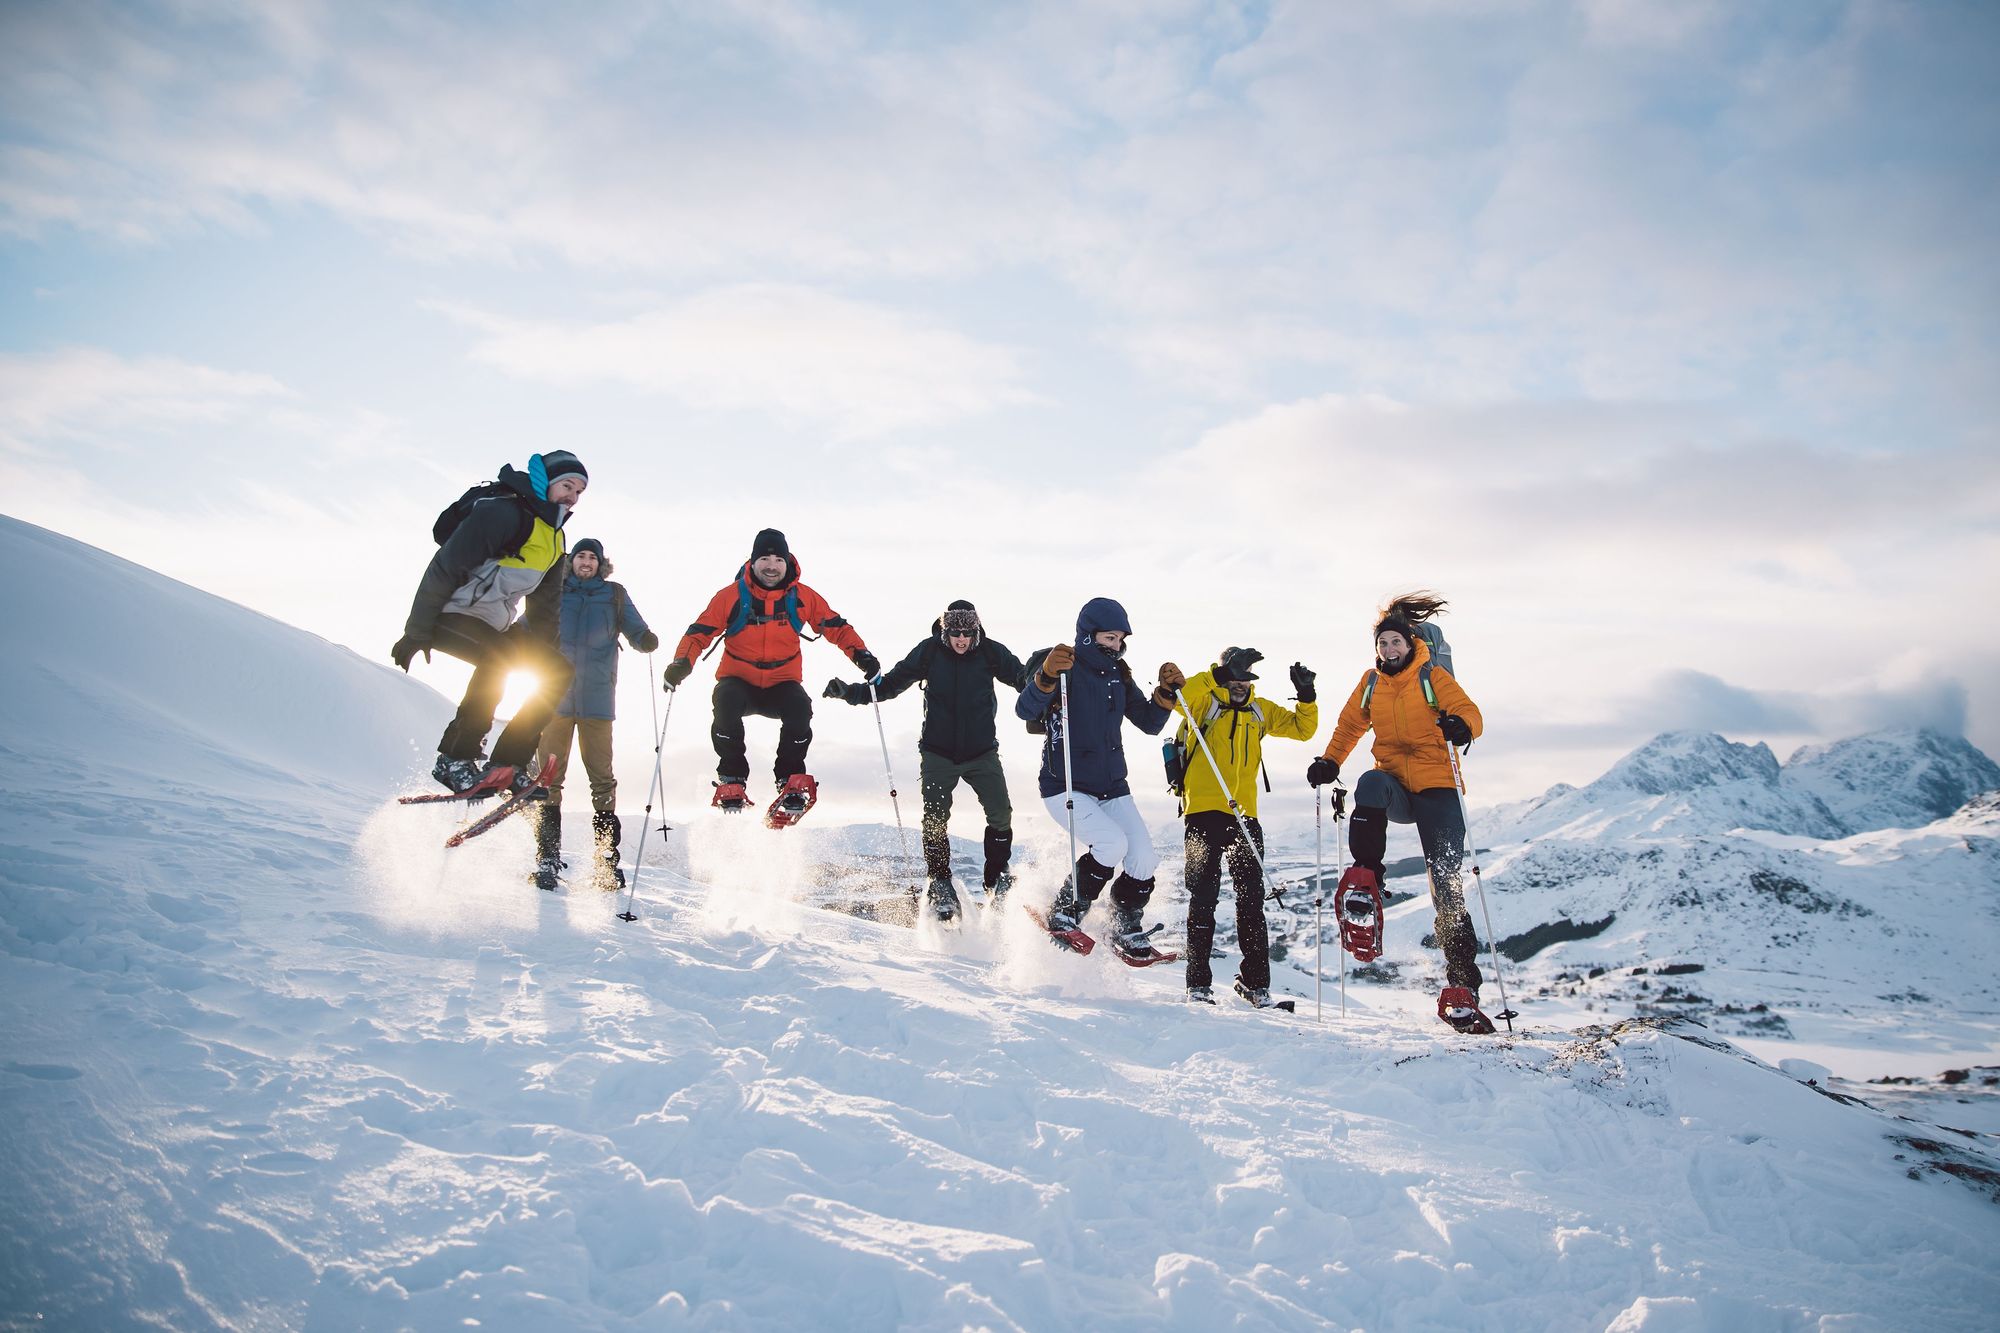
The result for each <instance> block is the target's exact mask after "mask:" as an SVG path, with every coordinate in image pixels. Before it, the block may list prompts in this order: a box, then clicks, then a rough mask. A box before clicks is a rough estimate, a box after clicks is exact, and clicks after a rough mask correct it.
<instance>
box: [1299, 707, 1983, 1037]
mask: <svg viewBox="0 0 2000 1333" xmlns="http://www.w3.org/2000/svg"><path fill="white" fill-rule="evenodd" d="M1800 759H1801V760H1802V761H1803V762H1804V763H1805V764H1806V766H1807V771H1808V773H1809V774H1811V775H1812V778H1811V780H1809V781H1806V782H1801V783H1798V784H1790V783H1788V781H1787V779H1786V777H1785V774H1786V773H1787V772H1788V771H1789V769H1780V767H1779V766H1778V764H1777V762H1776V760H1775V758H1774V757H1773V756H1772V755H1771V753H1770V751H1769V750H1768V749H1766V748H1765V747H1763V746H1761V745H1757V746H1748V745H1739V744H1733V743H1731V742H1729V741H1726V740H1724V739H1723V738H1722V737H1720V736H1715V735H1711V734H1707V733H1687V732H1670V733H1666V734H1663V735H1661V736H1659V737H1656V738H1655V739H1654V740H1652V741H1650V742H1648V743H1647V744H1645V745H1643V746H1641V747H1640V748H1639V749H1637V750H1635V751H1634V752H1633V753H1632V754H1630V755H1628V756H1626V757H1625V758H1624V759H1622V760H1621V761H1619V762H1618V763H1617V764H1615V765H1613V767H1612V768H1611V769H1610V770H1609V771H1608V772H1607V773H1606V774H1605V775H1604V776H1603V777H1601V778H1599V779H1598V780H1597V781H1595V782H1592V783H1590V784H1588V785H1586V786H1584V787H1580V788H1579V787H1571V786H1568V785H1559V786H1557V787H1555V788H1552V789H1551V790H1550V791H1549V792H1548V793H1546V794H1544V795H1543V796H1542V797H1541V798H1539V799H1537V800H1534V801H1529V802H1522V803H1518V804H1515V805H1513V806H1509V807H1502V808H1500V809H1498V810H1493V811H1484V812H1475V819H1474V834H1475V838H1476V840H1477V842H1478V843H1479V845H1480V846H1481V847H1482V848H1485V849H1487V850H1485V851H1484V852H1483V853H1482V855H1481V857H1480V861H1481V864H1482V868H1483V871H1484V880H1485V884H1486V887H1487V890H1488V898H1489V903H1490V907H1491V911H1492V913H1493V917H1494V928H1493V934H1494V935H1495V936H1496V937H1497V938H1498V940H1499V942H1500V945H1501V948H1502V950H1503V951H1504V954H1505V957H1506V959H1507V967H1508V973H1509V976H1510V977H1511V978H1512V980H1513V982H1514V985H1515V993H1516V994H1517V995H1518V996H1520V997H1524V998H1527V999H1530V1000H1535V1001H1540V1002H1544V1003H1545V1004H1547V1005H1549V1006H1552V1009H1553V1012H1554V1013H1567V1014H1568V1016H1569V1017H1570V1019H1571V1020H1572V1021H1579V1020H1582V1019H1585V1018H1589V1017H1593V1016H1597V1015H1602V1014H1612V1015H1619V1016H1627V1015H1632V1014H1655V1013H1673V1014H1683V1015H1688V1016H1693V1017H1697V1018H1700V1019H1702V1020H1703V1021H1705V1022H1707V1023H1709V1024H1711V1025H1712V1026H1713V1027H1715V1028H1716V1029H1718V1030H1720V1031H1724V1032H1727V1033H1729V1034H1731V1035H1732V1036H1735V1037H1737V1038H1739V1039H1742V1040H1746V1041H1749V1042H1750V1043H1751V1044H1752V1045H1753V1046H1754V1047H1755V1048H1756V1049H1757V1050H1758V1051H1759V1052H1760V1053H1761V1054H1764V1055H1766V1056H1767V1058H1777V1056H1778V1053H1779V1051H1780V1049H1781V1048H1789V1049H1790V1050H1791V1051H1793V1052H1795V1053H1797V1054H1801V1055H1807V1056H1809V1057H1810V1058H1813V1059H1821V1060H1826V1061H1828V1062H1829V1063H1831V1064H1832V1065H1833V1066H1834V1067H1835V1068H1841V1069H1844V1070H1846V1071H1848V1072H1852V1073H1855V1074H1865V1075H1867V1076H1875V1075H1878V1074H1896V1075H1910V1074H1914V1073H1918V1072H1930V1073H1935V1072H1936V1069H1935V1068H1932V1069H1929V1070H1927V1071H1919V1070H1918V1069H1916V1068H1913V1067H1912V1066H1911V1064H1910V1063H1909V1061H1910V1059H1911V1057H1912V1054H1913V1053H1914V1052H1918V1051H1924V1052H1930V1053H1932V1054H1934V1056H1935V1063H1936V1065H1937V1066H1938V1067H1942V1066H1943V1065H1945V1064H1965V1063H1980V1062H1982V1061H1990V1060H1991V1059H1992V1057H1993V1055H1994V1053H1995V1052H1996V1051H1997V1050H2000V979H1997V978H1996V975H1995V973H1994V970H1993V967H1992V964H1991V959H1992V958H1993V957H1994V956H1995V954H1996V952H2000V823H1996V821H1995V820H1994V819H1993V818H1992V811H1991V798H1990V797H1989V798H1977V799H1975V800H1974V801H1972V802H1970V803H1968V804H1967V805H1966V806H1965V807H1964V809H1962V810H1959V811H1954V812H1951V813H1948V814H1947V815H1946V817H1945V818H1943V819H1940V820H1935V821H1932V822H1928V823H1924V824H1923V825H1922V826H1921V827H1917V828H1908V829H1877V830H1873V831H1869V832H1864V833H1858V834H1854V835H1852V836H1842V826H1843V825H1844V823H1845V821H1844V820H1843V819H1842V818H1841V817H1839V816H1837V815H1835V814H1834V813H1833V811H1832V810H1831V809H1829V807H1828V805H1827V803H1826V802H1825V801H1823V800H1822V799H1821V797H1820V796H1819V795H1818V794H1816V793H1817V792H1818V791H1822V790H1824V791H1829V792H1832V791H1834V790H1835V788H1834V787H1833V785H1831V783H1830V782H1829V781H1828V780H1827V779H1826V774H1827V773H1828V772H1831V771H1836V770H1837V771H1839V772H1842V773H1844V774H1846V775H1847V778H1848V780H1854V781H1859V780H1861V779H1862V777H1863V775H1872V780H1874V781H1877V782H1879V783H1880V784H1881V786H1882V788H1883V789H1884V790H1885V791H1889V792H1894V791H1899V790H1918V789H1922V790H1928V791H1931V792H1933V793H1937V792H1941V791H1952V792H1955V791H1956V790H1959V789H1962V788H1963V787H1964V786H1965V785H1969V784H1970V783H1972V782H1976V781H1977V780H1979V778H1980V776H1981V775H1982V774H1983V772H1984V770H1985V769H1986V768H1990V767H1992V764H1991V761H1990V760H1988V759H1986V757H1985V756H1984V755H1982V754H1980V753H1979V752H1978V751H1977V750H1976V749H1973V748H1972V747H1970V746H1968V745H1966V744H1965V743H1964V742H1962V741H1951V742H1945V741H1944V740H1943V739H1942V738H1939V737H1937V736H1936V735H1935V734H1934V733H1926V732H1913V731H1912V732H1901V733H1896V732H1883V733H1875V734H1872V735H1870V736H1866V737H1860V738H1855V739H1854V740H1851V741H1845V742H1840V743H1837V744H1835V745H1831V746H1827V747H1821V748H1820V749H1817V750H1812V751H1804V752H1801V756H1800ZM1864 760H1865V762H1864ZM1946 760H1948V761H1949V762H1948V763H1947V762H1945V761H1946ZM1940 771H1948V772H1949V773H1950V774H1951V775H1953V776H1952V780H1951V782H1949V783H1943V782H1941V781H1939V780H1937V778H1936V775H1937V774H1938V773H1939V772H1940ZM1925 775H1930V776H1928V777H1927V776H1925ZM1899 784H1902V785H1899ZM1905 808H1907V807H1905ZM1402 850H1404V851H1409V850H1413V849H1412V848H1409V847H1404V848H1402ZM1397 851H1398V847H1397V845H1396V844H1395V843H1393V842H1392V845H1391V855H1392V856H1394V855H1395V854H1396V852H1397ZM1292 863H1293V864H1296V863H1297V858H1296V856H1295V857H1294V858H1293V861H1292ZM1397 869H1398V867H1396V866H1394V865H1392V866H1391V873H1392V878H1391V880H1390V887H1391V888H1392V889H1401V890H1403V891H1406V892H1412V893H1415V894H1416V895H1417V896H1416V897H1415V898H1414V899H1413V900H1410V901H1407V902H1405V903H1403V904H1402V905H1400V906H1398V907H1396V908H1394V909H1392V912H1391V930H1390V933H1389V951H1388V955H1387V957H1386V958H1385V959H1384V961H1383V963H1382V964H1381V965H1380V966H1379V967H1376V968H1373V969H1370V970H1369V971H1368V972H1367V973H1366V974H1365V976H1366V979H1367V981H1368V982H1369V983H1375V982H1381V983H1393V984H1398V985H1404V986H1413V987H1416V988H1418V989H1427V988H1431V987H1434V986H1435V985H1437V984H1438V982H1439V979H1440V978H1441V976H1442V971H1443V968H1442V960H1441V957H1440V955H1439V954H1438V952H1437V950H1436V949H1435V947H1434V946H1433V945H1432V944H1431V942H1430V940H1429V930H1430V924H1431V916H1430V909H1429V904H1428V895H1427V894H1426V893H1425V892H1424V890H1425V883H1424V880H1423V878H1422V863H1421V861H1420V860H1418V861H1415V862H1413V863H1410V864H1406V865H1405V866H1404V867H1402V869H1403V871H1404V872H1405V874H1406V875H1407V876H1410V877H1408V878H1405V879H1402V880H1398V879H1396V878H1393V876H1394V875H1395V873H1396V871H1397ZM1481 935H1482V937H1483V936H1484V935H1485V931H1484V930H1483V929H1482V930H1481ZM1292 946H1293V949H1294V952H1295V953H1297V952H1299V951H1303V950H1310V948H1311V935H1310V930H1309V929H1306V930H1304V931H1302V932H1297V933H1295V934H1294V936H1293V939H1292ZM1488 970H1489V974H1490V970H1491V969H1490V968H1489V969H1488ZM1544 1012H1547V1011H1544ZM1551 1016H1553V1015H1551Z"/></svg>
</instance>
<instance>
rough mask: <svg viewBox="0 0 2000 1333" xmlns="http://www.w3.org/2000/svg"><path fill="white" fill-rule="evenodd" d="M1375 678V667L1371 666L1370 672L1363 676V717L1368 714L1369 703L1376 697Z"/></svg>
mask: <svg viewBox="0 0 2000 1333" xmlns="http://www.w3.org/2000/svg"><path fill="white" fill-rule="evenodd" d="M1375 679H1376V673H1375V669H1374V668H1373V667H1370V668H1369V669H1368V674H1367V675H1365V676H1363V677H1362V678H1361V716H1363V717H1367V716H1368V705H1369V704H1370V703H1372V702H1374V699H1375Z"/></svg>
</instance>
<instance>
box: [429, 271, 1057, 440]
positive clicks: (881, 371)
mask: <svg viewBox="0 0 2000 1333" xmlns="http://www.w3.org/2000/svg"><path fill="white" fill-rule="evenodd" d="M437 308H438V309H440V310H442V311H443V312H444V313H446V314H449V315H451V316H452V317H453V318H455V319H457V320H459V321H460V322H462V323H464V324H466V325H468V326H469V327H471V328H473V329H476V330H478V332H479V334H480V338H479V341H478V343H477V344H476V345H475V346H474V348H473V351H472V355H473V357H474V358H475V359H477V360H479V361H483V362H486V363H487V364H489V365H493V366H497V367H499V368H500V369H502V370H504V371H506V372H507V373H508V374H510V375H516V376H519V377H522V378H525V379H533V380H539V381H542V382H545V383H551V384H559V385H572V386H574V385H586V384H596V383H606V382H613V383H623V384H628V385H631V386H633V387H635V388H638V389H642V390H646V391H648V392H654V393H662V394H667V395H671V396H672V397H674V398H677V399H679V400H681V401H683V402H685V403H688V404H690V405H691V406H694V407H698V408H703V409H707V410H725V411H759V412H769V413H771V414H773V415H775V416H777V417H778V418H780V419H781V420H786V421H790V422H803V423H808V424H813V425H822V424H823V425H825V426H827V427H829V428H830V429H831V430H832V432H833V434H834V436H835V437H836V438H837V439H859V438H865V437H870V436H876V435H881V434H884V433H887V432H890V431H896V430H903V429H909V428H913V427H923V426H935V425H938V424H941V423H948V422H952V421H957V420H960V419H963V418H966V417H972V416H977V415H980V414H982V413H985V412H990V411H992V410H994V409H996V408H999V407H1003V406H1008V405H1013V404H1021V403H1028V402H1033V401H1035V399H1034V397H1033V395H1031V394H1030V393H1029V392H1028V391H1027V390H1026V389H1024V388H1023V387H1022V386H1021V382H1020V381H1021V368H1020V365H1019V358H1018V356H1017V354H1016V353H1015V352H1014V351H1012V350H1011V349H1007V348H1001V347H994V346H990V345H987V344H983V343H979V342H976V341H974V340H973V339H971V338H968V337H966V336H964V335H963V334H960V333H956V332H954V331H952V330H950V329H946V328H942V327H939V326H936V325H933V324H928V323H925V322H923V321H921V320H920V319H918V318H916V317H915V316H913V315H910V314H906V313H903V312H901V311H898V310H895V309H892V308H888V307H884V306H879V305H871V304H868V303H865V302H860V301H853V300H848V299H845V298H842V297H837V296H831V295H828V294H826V293H824V292H818V291H813V290H810V289H807V288H802V287H790V286H781V285H777V284H768V283H766V284H754V285H745V286H739V287H730V288H725V289H722V290H718V291H711V292H706V293H703V294H701V295H698V296H695V297H691V298H689V299H688V300H685V301H681V302H679V303H677V304H675V305H672V306H669V307H666V308H662V309H658V310H652V311H648V312H646V313H643V314H638V315H634V316H631V317H630V318H626V319H622V320H617V321H614V322H610V323H598V324H565V323H554V322H537V321H530V320H522V319H512V318H507V317H503V316H498V315H493V314H490V313H486V312H482V311H476V310H468V309H465V308H463V307H455V306H448V305H440V306H438V307H437Z"/></svg>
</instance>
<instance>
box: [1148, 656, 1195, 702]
mask: <svg viewBox="0 0 2000 1333" xmlns="http://www.w3.org/2000/svg"><path fill="white" fill-rule="evenodd" d="M1186 684H1187V673H1186V672H1184V671H1182V670H1181V669H1180V668H1179V667H1177V666H1175V665H1174V664H1173V663H1172V662H1162V663H1160V688H1159V689H1157V690H1154V691H1153V702H1154V703H1156V704H1158V705H1159V706H1160V707H1162V708H1172V707H1173V706H1174V696H1175V695H1177V694H1179V693H1180V692H1181V687H1182V686H1183V685H1186Z"/></svg>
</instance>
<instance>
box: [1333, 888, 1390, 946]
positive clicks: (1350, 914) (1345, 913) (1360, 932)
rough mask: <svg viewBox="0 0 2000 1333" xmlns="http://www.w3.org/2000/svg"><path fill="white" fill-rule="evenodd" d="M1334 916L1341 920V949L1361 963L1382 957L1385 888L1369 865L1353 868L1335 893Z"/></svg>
mask: <svg viewBox="0 0 2000 1333" xmlns="http://www.w3.org/2000/svg"><path fill="white" fill-rule="evenodd" d="M1333 910H1334V915H1335V916H1337V917H1339V918H1340V947H1341V948H1343V949H1345V950H1347V952H1349V953H1351V954H1353V955H1354V961H1355V962H1357V963H1371V962H1373V961H1375V960H1376V959H1377V958H1380V957H1381V956H1382V886H1381V885H1380V884H1378V883H1377V882H1376V880H1375V872H1374V871H1372V870H1370V869H1369V868H1368V867H1367V866H1349V867H1348V868H1347V873H1346V874H1344V875H1342V876H1341V877H1340V883H1339V885H1338V886H1337V887H1336V888H1335V889H1334V891H1333Z"/></svg>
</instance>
